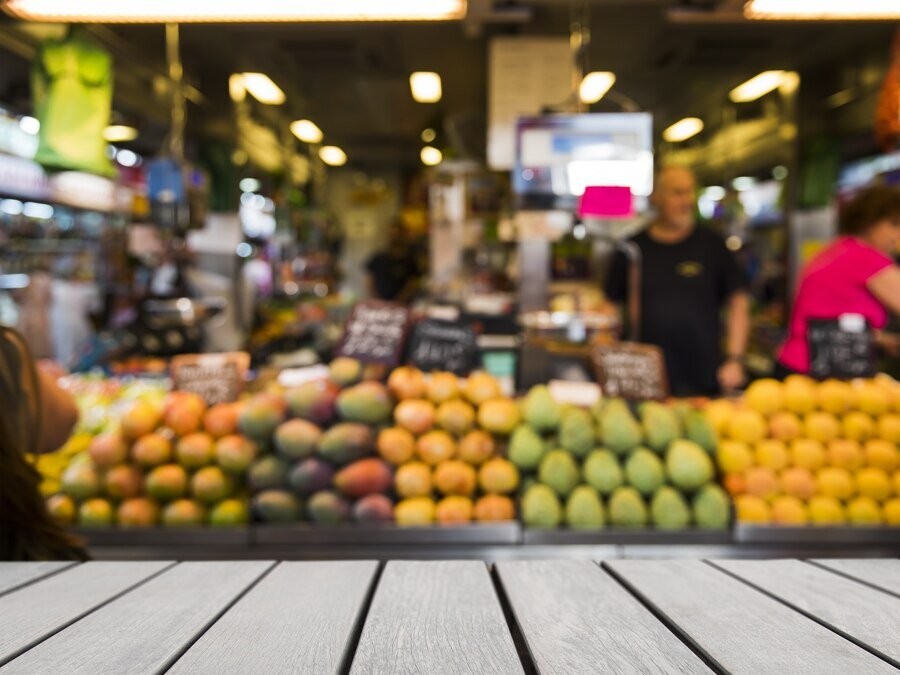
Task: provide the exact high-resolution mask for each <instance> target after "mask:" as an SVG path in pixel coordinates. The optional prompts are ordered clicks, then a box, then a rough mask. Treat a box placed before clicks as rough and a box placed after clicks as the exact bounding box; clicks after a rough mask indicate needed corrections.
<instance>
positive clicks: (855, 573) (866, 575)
mask: <svg viewBox="0 0 900 675" xmlns="http://www.w3.org/2000/svg"><path fill="white" fill-rule="evenodd" d="M810 562H812V563H814V564H816V565H819V566H820V567H827V568H828V569H830V570H834V571H835V572H839V573H840V574H844V575H846V576H848V577H853V578H854V579H859V580H860V581H864V582H865V583H867V584H871V585H872V586H877V587H878V588H881V589H882V590H885V591H888V592H889V593H893V594H894V595H900V560H898V559H897V558H869V559H864V560H831V559H826V560H811V561H810Z"/></svg>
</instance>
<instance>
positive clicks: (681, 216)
mask: <svg viewBox="0 0 900 675" xmlns="http://www.w3.org/2000/svg"><path fill="white" fill-rule="evenodd" d="M695 193H696V182H695V180H694V176H693V174H692V173H691V172H690V171H689V170H688V169H685V168H681V167H670V168H667V169H663V170H662V171H661V172H660V173H659V174H658V175H657V177H656V183H655V186H654V192H653V197H652V203H653V205H654V206H655V207H656V211H657V218H656V220H654V221H653V222H652V223H651V224H650V226H649V227H647V228H646V229H645V230H643V231H642V232H640V233H639V234H638V235H636V236H635V237H633V238H632V239H631V242H632V243H633V244H634V245H636V246H637V248H638V249H639V250H640V254H641V255H640V257H641V260H640V297H639V324H638V325H639V330H640V335H639V336H637V338H638V339H639V340H640V341H641V342H646V343H650V344H655V345H658V346H659V347H661V348H662V350H663V353H664V355H665V359H666V367H667V369H668V374H669V386H670V389H671V392H672V394H673V395H675V396H713V395H716V394H718V393H720V392H721V391H722V390H726V391H727V390H733V389H737V388H738V387H740V386H741V385H742V384H743V383H744V379H745V377H744V367H743V361H744V353H745V351H746V347H747V335H748V332H749V323H750V319H749V301H748V296H747V293H746V280H745V278H744V274H743V272H742V271H741V269H740V267H739V266H738V264H737V261H736V260H735V258H734V255H733V254H732V253H731V251H729V250H728V249H727V248H726V246H725V243H724V241H723V240H722V238H721V237H720V236H718V235H717V234H715V233H714V232H712V231H710V230H708V229H705V228H702V227H698V226H697V222H696V215H695V214H696V201H695V199H696V195H695ZM628 280H629V263H628V259H627V258H626V256H625V255H624V254H623V253H621V252H619V253H616V256H615V258H614V260H613V265H612V269H611V270H610V273H609V277H608V279H607V283H606V295H607V297H608V298H609V300H610V301H611V302H614V303H617V304H619V306H621V307H624V306H625V305H627V301H628V297H629V294H628V285H629V281H628ZM723 310H724V315H725V316H724V325H725V339H724V345H723V340H722V325H723V316H722V315H723ZM723 347H724V354H723Z"/></svg>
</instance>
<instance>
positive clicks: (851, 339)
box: [806, 314, 875, 380]
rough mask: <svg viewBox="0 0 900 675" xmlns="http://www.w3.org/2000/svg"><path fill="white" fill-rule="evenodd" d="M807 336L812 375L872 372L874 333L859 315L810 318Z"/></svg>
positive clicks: (867, 374)
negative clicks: (835, 317)
mask: <svg viewBox="0 0 900 675" xmlns="http://www.w3.org/2000/svg"><path fill="white" fill-rule="evenodd" d="M806 336H807V342H808V344H809V374H810V375H812V376H813V377H815V378H817V379H824V378H827V377H834V378H838V379H844V380H850V379H853V378H857V377H872V376H873V375H875V341H874V334H873V331H872V328H871V326H869V324H868V322H867V321H866V319H865V317H863V316H862V315H860V314H844V315H842V316H840V317H838V318H837V319H810V320H809V322H808V324H807V333H806Z"/></svg>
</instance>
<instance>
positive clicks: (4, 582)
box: [0, 562, 76, 595]
mask: <svg viewBox="0 0 900 675" xmlns="http://www.w3.org/2000/svg"><path fill="white" fill-rule="evenodd" d="M75 564H76V563H75V562H0V595H3V594H4V593H8V592H9V591H13V590H15V589H17V588H19V587H21V586H24V585H25V584H29V583H32V582H33V581H37V580H38V579H41V578H43V577H46V576H50V575H51V574H56V573H57V572H61V571H62V570H64V569H66V568H67V567H71V566H72V565H75Z"/></svg>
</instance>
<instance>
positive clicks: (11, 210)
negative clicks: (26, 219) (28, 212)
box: [0, 199, 24, 216]
mask: <svg viewBox="0 0 900 675" xmlns="http://www.w3.org/2000/svg"><path fill="white" fill-rule="evenodd" d="M23 208H24V205H23V204H22V202H20V201H19V200H18V199H2V200H0V213H5V214H7V215H9V216H21V215H22V210H23Z"/></svg>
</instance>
